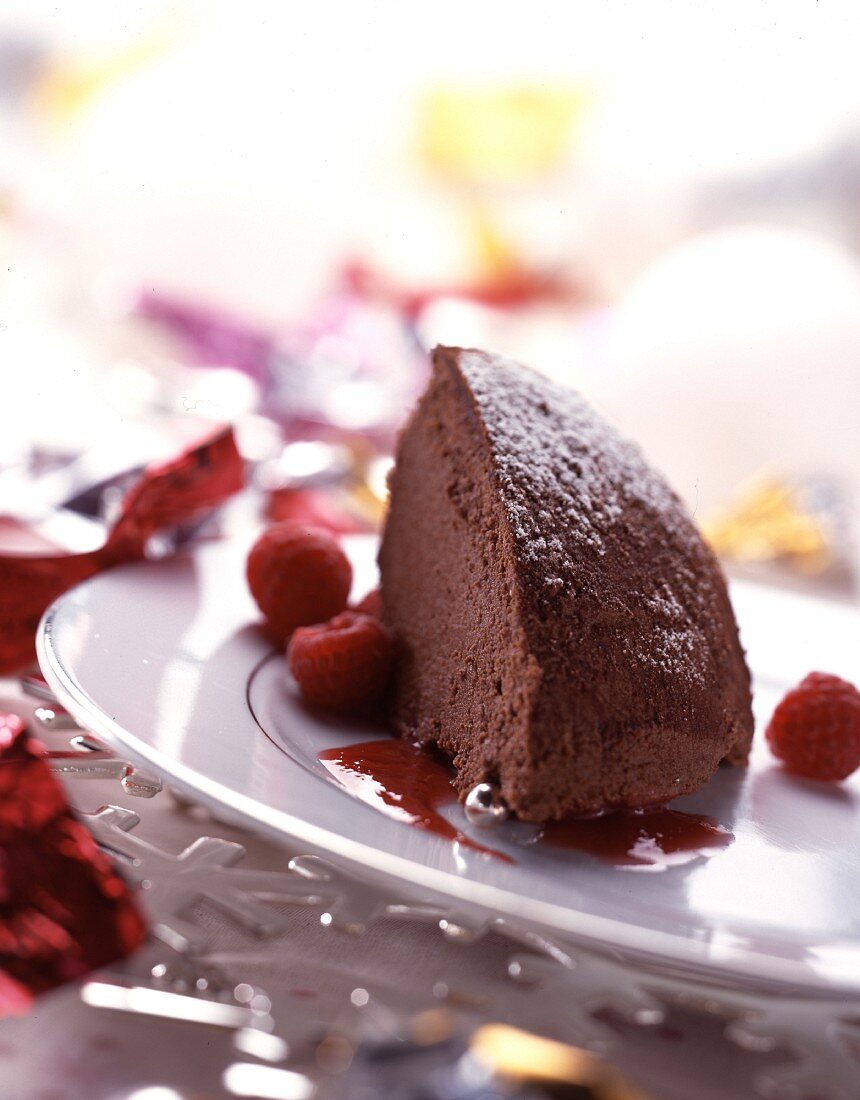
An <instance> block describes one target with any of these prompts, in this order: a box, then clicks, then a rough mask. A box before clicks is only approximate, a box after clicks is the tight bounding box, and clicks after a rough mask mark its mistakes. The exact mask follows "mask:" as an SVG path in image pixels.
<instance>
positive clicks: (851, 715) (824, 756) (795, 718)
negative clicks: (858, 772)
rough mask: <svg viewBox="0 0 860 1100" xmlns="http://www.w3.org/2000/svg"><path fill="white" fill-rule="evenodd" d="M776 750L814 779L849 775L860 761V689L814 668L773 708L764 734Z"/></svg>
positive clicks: (789, 764) (799, 771)
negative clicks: (815, 670)
mask: <svg viewBox="0 0 860 1100" xmlns="http://www.w3.org/2000/svg"><path fill="white" fill-rule="evenodd" d="M765 736H766V737H767V741H768V744H769V745H770V748H771V751H772V752H773V754H774V756H776V757H778V758H779V759H780V760H781V761H782V762H783V763H784V764H785V766H786V767H787V768H788V769H789V771H792V772H794V773H795V775H803V776H806V777H807V778H809V779H830V780H837V779H845V778H846V777H847V776H849V775H850V774H851V773H852V772H853V771H854V770H855V769H856V768H858V767H860V691H858V690H857V688H856V687H854V685H853V684H850V683H848V681H847V680H841V679H840V678H839V677H838V676H831V675H830V674H829V673H826V672H810V673H809V675H808V676H807V677H806V678H805V679H804V680H802V681H801V682H800V684H798V686H797V687H796V688H794V689H793V690H791V691H789V692H788V694H787V695H786V696H785V697H784V698H783V700H782V702H780V704H779V705H778V706H777V708H776V710H775V711H774V712H773V717H772V718H771V720H770V725H769V726H768V728H767V732H766V734H765Z"/></svg>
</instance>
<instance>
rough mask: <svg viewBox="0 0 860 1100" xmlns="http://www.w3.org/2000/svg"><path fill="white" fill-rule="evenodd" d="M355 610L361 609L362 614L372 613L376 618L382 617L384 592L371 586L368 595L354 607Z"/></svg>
mask: <svg viewBox="0 0 860 1100" xmlns="http://www.w3.org/2000/svg"><path fill="white" fill-rule="evenodd" d="M353 611H360V612H361V614H362V615H372V616H373V617H374V619H381V618H382V592H381V591H380V590H379V589H378V588H371V590H370V591H369V592H368V593H367V595H366V596H364V597H363V599H360V600H359V601H358V603H357V604H356V605H355V607H353Z"/></svg>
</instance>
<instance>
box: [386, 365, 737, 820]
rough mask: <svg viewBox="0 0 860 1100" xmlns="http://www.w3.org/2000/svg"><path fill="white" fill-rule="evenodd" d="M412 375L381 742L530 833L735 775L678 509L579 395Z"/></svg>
mask: <svg viewBox="0 0 860 1100" xmlns="http://www.w3.org/2000/svg"><path fill="white" fill-rule="evenodd" d="M433 363H434V370H433V376H432V379H431V381H430V385H429V387H428V389H427V391H426V392H425V394H424V396H423V397H422V399H421V401H420V402H419V405H418V407H417V409H416V411H415V413H414V414H413V416H412V418H411V420H410V421H409V423H408V425H407V426H406V428H405V429H404V431H403V433H402V435H401V439H400V442H399V446H398V453H397V456H396V465H395V468H394V471H393V473H392V476H391V482H390V488H391V500H390V508H389V514H388V518H387V521H386V527H385V531H384V535H383V540H382V545H381V549H380V555H379V562H380V570H381V575H382V593H383V609H384V611H383V614H384V618H385V621H386V623H387V625H388V626H389V627H390V628H391V629H392V631H393V632H394V635H395V638H396V640H397V644H398V654H399V656H398V660H397V662H396V669H395V675H394V681H393V688H392V696H391V723H392V728H393V729H394V731H395V732H396V733H398V734H399V735H401V736H404V737H409V738H412V739H415V740H417V741H419V742H422V743H429V742H433V743H435V744H436V745H438V746H439V747H440V748H441V749H442V750H443V751H445V752H446V753H448V754H450V755H451V757H452V759H453V761H454V765H455V767H456V769H457V776H456V780H455V783H456V786H457V787H458V789H459V790H460V792H461V794H465V792H466V791H468V790H469V789H470V788H471V787H472V786H473V785H474V784H475V783H478V782H482V781H490V782H493V783H496V784H497V785H498V786H499V788H500V791H501V794H502V796H503V798H504V799H505V800H506V801H507V803H508V805H509V806H510V807H511V808H512V809H513V810H514V811H515V812H516V813H517V814H518V816H519V817H520V818H522V819H523V820H527V821H537V822H540V821H547V820H551V819H558V818H562V817H565V816H567V815H569V814H587V813H596V812H600V811H603V810H607V809H611V808H615V807H638V806H645V805H652V804H655V803H661V802H665V801H668V800H669V799H671V798H674V797H675V796H677V795H680V794H685V793H689V792H691V791H694V790H696V789H697V788H698V787H700V786H701V785H702V784H703V783H704V782H705V781H706V780H707V779H708V778H709V777H710V776H711V775H712V774H713V772H714V770H715V769H716V767H717V766H718V764H719V762H720V761H721V760H722V759H724V758H726V759H728V760H730V761H731V762H735V763H739V762H742V761H744V760H745V759H746V756H747V754H748V750H749V745H750V741H751V737H752V729H753V723H752V714H751V700H750V687H749V673H748V671H747V668H746V665H745V662H744V656H743V651H742V649H741V646H740V642H739V640H738V633H737V627H736V624H735V620H734V615H733V613H732V609H731V605H730V603H729V599H728V594H727V591H726V584H725V580H724V578H723V575H722V573H721V571H720V568H719V565H718V563H717V562H716V559H715V558H714V556H713V554H712V553H711V551H710V550H709V549H708V547H707V546H706V545H705V544H704V542H703V541H702V539H701V537H700V535H699V534H698V532H697V530H696V528H695V526H694V524H693V523H692V521H691V519H690V518H689V516H688V515H687V512H686V509H685V508H684V506H683V504H682V502H681V501H680V499H679V498H678V497H677V496H676V495H675V493H674V492H672V490H671V489H670V488H669V487H668V485H667V484H666V482H665V481H664V480H663V478H662V477H661V476H660V475H659V474H658V473H656V472H655V471H654V470H653V469H652V468H651V467H649V466H648V464H647V463H646V462H645V460H644V459H643V458H642V456H641V454H640V453H639V451H638V450H637V448H636V447H634V446H633V445H632V444H630V443H628V442H626V441H625V440H623V439H622V438H621V437H620V436H619V435H618V434H617V433H616V432H615V431H614V430H613V429H612V428H611V427H610V426H609V425H608V424H606V423H605V422H604V421H603V420H602V419H601V418H600V417H599V416H598V415H597V414H596V413H595V412H594V410H593V409H591V408H590V407H589V405H588V404H587V403H586V402H585V401H584V400H583V399H582V398H581V397H580V396H579V395H578V394H576V393H574V392H572V391H570V390H567V389H565V388H563V387H561V386H559V385H556V384H554V383H552V382H550V381H548V380H546V379H545V378H543V377H541V376H540V375H537V374H535V373H533V372H531V371H530V370H528V369H527V368H525V367H521V366H519V365H518V364H516V363H513V362H511V361H510V360H507V359H503V358H501V357H498V356H491V355H488V354H487V353H485V352H481V351H476V350H464V349H458V348H437V349H436V351H435V352H434V356H433Z"/></svg>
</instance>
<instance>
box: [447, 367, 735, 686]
mask: <svg viewBox="0 0 860 1100" xmlns="http://www.w3.org/2000/svg"><path fill="white" fill-rule="evenodd" d="M458 362H459V365H460V369H461V370H462V373H463V375H464V377H465V379H466V381H467V382H468V384H469V387H470V388H471V391H472V393H473V395H474V399H475V402H476V406H477V410H478V414H479V417H480V419H481V421H482V422H483V425H484V429H485V431H486V433H487V436H488V438H489V442H490V444H491V448H492V453H493V457H494V463H495V467H496V473H497V478H498V485H499V488H500V491H501V495H502V499H503V502H504V506H505V509H506V512H507V515H508V517H509V520H510V525H511V530H512V532H513V535H514V539H515V542H516V546H517V556H518V559H519V561H520V563H521V567H522V568H523V569H524V571H525V573H526V575H527V580H528V586H529V590H530V591H531V592H533V593H534V594H535V599H536V600H537V601H538V604H539V613H540V615H541V618H543V617H545V616H546V615H547V614H550V615H551V614H552V613H553V611H558V610H559V609H560V608H561V607H564V608H565V609H567V608H570V607H572V606H574V604H575V601H577V600H588V601H589V602H590V604H591V606H592V612H591V614H592V616H593V614H594V610H593V609H594V607H595V606H598V607H599V606H601V601H605V607H603V609H602V612H601V613H602V614H603V615H604V617H607V619H608V618H609V617H611V618H612V620H614V621H617V624H618V631H619V633H620V634H623V636H624V637H625V638H627V639H628V640H629V639H630V637H631V636H632V637H634V638H636V637H638V638H639V639H640V641H639V643H638V644H637V646H636V650H637V651H636V652H635V653H634V654H631V656H632V657H633V659H634V660H635V661H637V662H644V663H649V664H652V665H656V666H658V667H659V668H660V669H661V670H662V671H663V672H665V673H668V674H671V675H679V674H682V675H684V676H685V677H687V678H692V679H696V680H699V679H701V677H702V674H703V670H702V669H701V668H700V667H698V663H699V662H698V655H700V654H701V653H702V649H703V643H704V648H705V650H707V642H706V640H705V639H704V638H703V636H702V633H701V628H700V625H699V618H700V615H699V612H700V611H701V609H702V608H704V607H705V606H706V604H709V603H710V602H711V601H712V599H713V595H714V593H713V591H712V589H711V588H710V586H709V585H708V583H707V581H705V582H704V584H703V581H702V577H701V568H700V566H701V563H702V562H703V560H704V556H705V555H706V554H707V552H706V551H705V550H704V548H703V546H702V544H701V541H700V539H699V536H698V534H697V532H696V531H695V528H694V527H693V525H692V523H691V521H690V520H689V519H688V517H687V515H686V512H685V510H684V507H683V505H682V504H681V502H680V501H679V500H678V498H677V497H676V495H675V494H674V493H673V492H672V490H671V489H670V488H669V487H668V485H667V484H666V483H665V481H664V480H663V479H662V478H661V477H660V475H659V474H657V473H656V472H655V471H654V470H652V469H651V468H650V467H649V466H648V465H647V464H646V462H645V461H644V459H643V458H642V456H641V454H640V452H639V451H638V450H637V448H636V447H634V446H633V445H632V444H630V443H628V442H627V441H626V440H624V439H622V438H621V437H620V436H619V435H618V434H617V432H615V431H614V429H612V428H611V427H610V426H609V425H608V424H606V423H605V421H603V420H602V418H601V417H599V416H598V415H597V414H596V413H595V412H594V410H593V409H591V408H590V406H589V405H588V404H587V403H586V402H585V401H584V400H583V399H582V398H581V397H580V396H579V395H578V394H576V393H574V392H573V391H570V390H567V389H565V388H563V387H561V386H558V385H555V384H554V383H552V382H550V381H548V380H546V379H544V378H542V377H541V376H539V375H536V374H533V373H532V372H531V371H528V370H525V369H524V368H522V367H520V366H519V365H517V364H515V363H512V362H510V361H508V360H504V359H500V358H498V357H495V356H493V357H490V356H488V355H486V354H485V353H483V352H478V351H468V352H462V353H460V355H459V359H458ZM608 554H612V555H613V560H615V561H617V560H619V558H620V559H621V560H624V561H625V563H626V564H627V565H628V566H629V568H628V569H627V570H626V571H625V576H626V577H629V590H627V591H625V592H621V593H619V591H618V583H617V572H616V574H615V576H616V580H615V581H614V582H612V581H611V578H610V575H609V572H608V570H607V568H606V566H605V559H606V556H607V555H608ZM679 560H680V561H681V562H684V561H688V562H689V563H690V568H689V569H685V568H683V567H682V568H680V569H679V568H677V563H678V561H679ZM631 627H632V628H633V629H632V630H631Z"/></svg>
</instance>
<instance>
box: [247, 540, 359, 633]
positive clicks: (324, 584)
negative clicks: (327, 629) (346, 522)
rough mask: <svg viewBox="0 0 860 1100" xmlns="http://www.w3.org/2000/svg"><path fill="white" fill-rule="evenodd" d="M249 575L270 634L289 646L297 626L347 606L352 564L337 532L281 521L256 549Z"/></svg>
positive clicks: (250, 555)
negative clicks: (332, 532) (287, 641)
mask: <svg viewBox="0 0 860 1100" xmlns="http://www.w3.org/2000/svg"><path fill="white" fill-rule="evenodd" d="M247 576H248V586H249V587H250V589H251V594H252V596H253V597H254V599H255V600H256V601H257V606H258V607H259V608H260V610H261V611H262V612H263V614H264V615H265V617H266V630H267V633H269V634H270V635H271V637H272V638H273V640H274V641H276V642H278V643H280V644H281V645H283V643H284V642H286V640H287V639H288V638H289V636H290V635H291V634H292V632H293V631H294V630H295V629H296V627H297V626H307V625H309V624H310V623H321V622H325V621H326V619H330V618H331V617H332V615H336V614H337V613H338V612H339V611H342V610H343V609H344V607H346V601H347V597H348V596H349V589H350V586H351V584H352V567H351V565H350V564H349V560H348V558H347V556H346V554H344V552H343V551H342V550H341V548H340V547H339V546H338V544H337V542H336V541H335V540H334V539H333V538H332V537H331V535H328V534H326V533H325V532H324V531H315V530H313V529H311V528H308V527H301V526H299V525H298V524H295V523H276V524H273V526H271V527H270V528H269V529H268V530H267V531H264V532H263V534H262V535H260V537H259V538H258V539H257V541H256V542H255V543H254V545H253V547H252V548H251V553H250V554H249V555H248V567H247Z"/></svg>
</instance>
